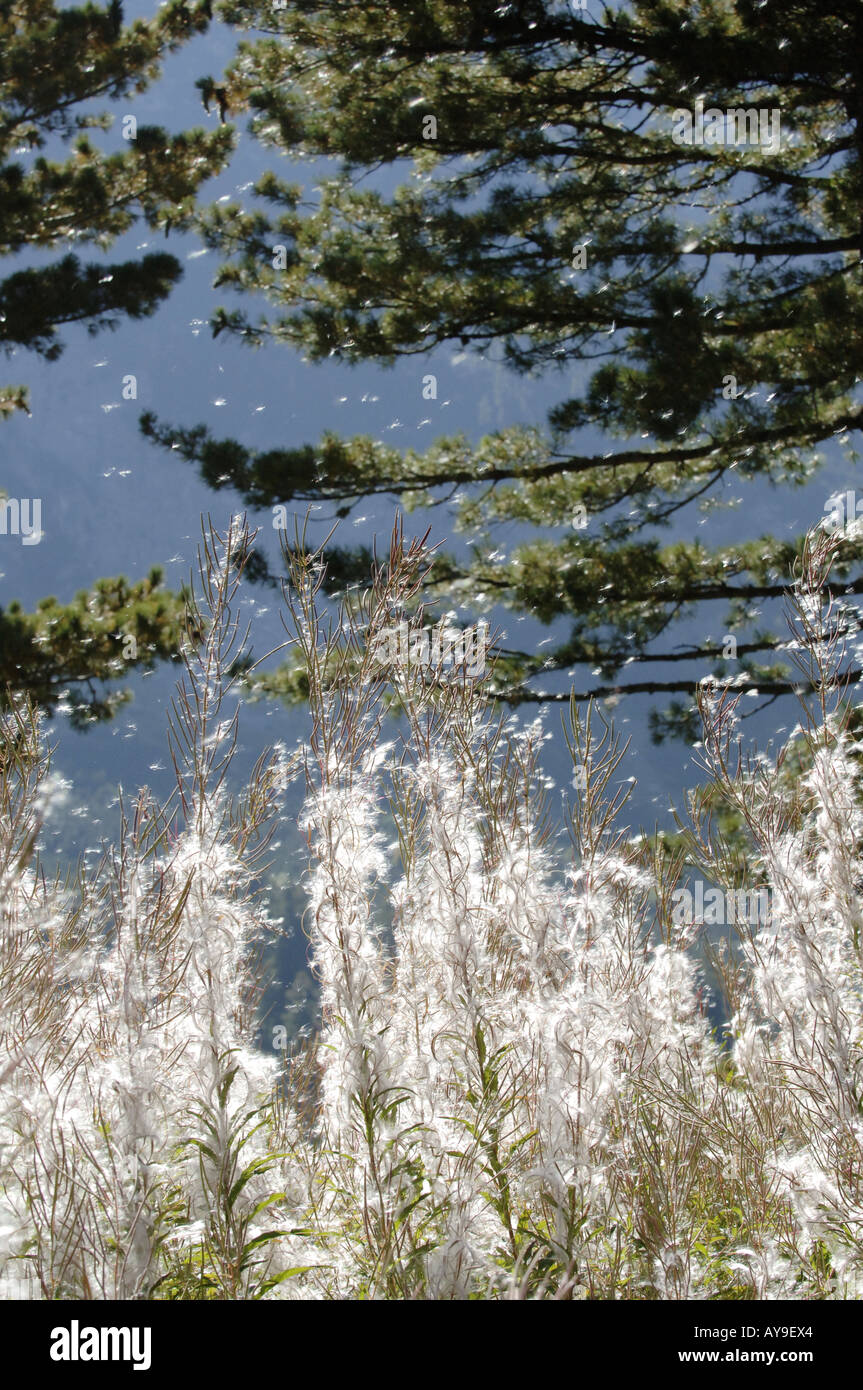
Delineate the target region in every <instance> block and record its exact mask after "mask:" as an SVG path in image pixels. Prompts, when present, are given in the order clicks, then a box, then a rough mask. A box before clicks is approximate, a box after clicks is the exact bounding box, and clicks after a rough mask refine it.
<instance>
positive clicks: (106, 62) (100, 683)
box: [0, 0, 233, 723]
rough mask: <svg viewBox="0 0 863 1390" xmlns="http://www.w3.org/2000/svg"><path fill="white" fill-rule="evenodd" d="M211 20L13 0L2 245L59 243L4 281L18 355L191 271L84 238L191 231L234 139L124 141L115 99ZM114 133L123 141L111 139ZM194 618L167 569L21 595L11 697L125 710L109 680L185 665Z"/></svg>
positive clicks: (94, 711) (2, 20) (1, 59)
mask: <svg viewBox="0 0 863 1390" xmlns="http://www.w3.org/2000/svg"><path fill="white" fill-rule="evenodd" d="M209 22H210V6H209V3H208V0H207V2H206V3H204V4H198V5H190V4H186V3H183V2H182V0H179V2H178V0H171V3H170V4H167V5H162V6H161V7H159V9H158V11H157V14H156V16H155V18H153V19H150V20H142V19H139V20H134V21H133V22H132V23H130V24H125V23H124V22H123V7H122V4H120V3H119V0H112V3H111V4H109V5H107V6H104V7H102V6H99V5H94V4H86V5H75V6H72V7H70V6H66V5H59V4H55V3H53V0H3V3H0V255H2V256H5V257H13V256H15V255H17V254H20V253H26V252H36V253H41V252H50V253H56V255H55V256H54V257H53V258H52V259H51V261H50V262H48V263H42V261H41V258H40V260H39V261H37V263H36V264H31V265H27V266H26V267H25V268H22V269H15V270H10V272H9V273H8V274H6V275H5V276H4V277H3V278H2V279H0V348H2V349H3V350H4V351H5V352H6V353H7V354H8V355H18V354H20V351H21V350H22V349H24V350H29V351H33V352H36V353H38V354H39V355H40V356H42V357H44V358H46V359H47V360H49V361H53V360H54V359H56V358H57V357H58V356H59V354H60V352H61V351H62V346H63V344H62V337H61V331H62V328H63V326H64V325H66V324H84V325H86V326H87V328H88V330H89V331H90V332H92V333H96V332H98V331H100V330H102V329H106V328H112V327H115V326H116V325H117V324H118V323H119V322H120V321H121V320H122V319H124V318H131V319H139V318H143V317H146V316H148V315H150V314H152V313H153V312H154V311H155V310H156V309H157V308H158V307H159V305H160V304H162V303H163V301H164V300H165V298H166V297H167V296H168V295H169V294H170V292H171V290H172V289H173V287H174V286H175V285H176V283H177V282H178V280H179V279H180V276H181V274H182V270H181V266H180V263H179V261H178V260H177V258H176V257H175V256H173V255H170V254H169V253H168V252H167V250H165V251H157V252H151V253H149V254H147V255H144V256H142V257H138V258H136V259H134V260H126V261H121V262H113V263H112V262H110V261H107V260H105V259H104V258H103V259H98V260H84V259H82V257H81V256H80V255H79V254H78V251H77V248H79V247H83V246H85V245H87V244H88V243H89V244H90V245H92V246H94V247H98V248H99V249H100V250H103V251H104V250H106V249H107V248H109V247H110V246H111V244H112V243H113V242H114V241H115V240H116V239H117V237H119V236H121V235H122V234H123V233H124V232H127V231H129V230H130V229H131V228H132V227H134V226H135V225H136V224H139V223H143V224H144V225H146V226H148V227H150V228H151V229H153V230H154V231H155V230H159V229H162V228H164V230H165V233H166V235H167V234H168V233H169V231H170V230H171V229H172V228H176V229H182V228H187V227H188V226H189V225H190V223H191V216H192V212H193V209H194V204H195V194H196V191H197V189H198V188H199V186H200V185H201V183H203V182H204V181H205V180H206V179H207V178H209V177H211V176H212V175H213V174H215V173H217V172H218V170H220V169H221V168H222V167H223V166H224V164H225V163H226V161H227V158H228V156H229V154H230V151H231V149H232V147H233V137H232V135H231V133H230V132H229V131H228V130H227V129H220V130H219V131H216V132H215V133H208V132H206V131H204V130H203V129H197V130H189V131H184V132H181V133H179V134H176V135H171V134H169V133H168V132H167V131H165V130H162V129H160V128H159V127H156V126H146V125H140V126H138V125H137V124H136V125H135V128H134V131H133V130H132V129H131V128H130V129H129V130H128V131H127V132H126V135H127V136H128V137H130V138H123V132H122V130H121V124H122V122H121V120H120V118H119V116H118V112H117V108H116V107H115V109H114V112H113V113H109V112H107V111H106V110H104V109H103V110H100V109H99V105H100V103H101V104H104V103H105V102H108V101H112V102H117V101H119V100H120V99H121V98H126V99H127V100H128V101H129V103H130V105H132V106H133V104H134V98H135V96H136V94H138V93H141V92H143V91H145V90H146V89H147V88H148V87H149V86H150V85H151V84H152V83H153V82H154V81H155V80H156V79H157V78H158V76H159V72H160V65H161V62H162V60H163V59H164V58H165V57H166V56H167V55H168V54H170V53H172V52H175V51H176V50H177V49H178V48H179V47H180V46H181V45H182V44H183V43H185V42H186V41H187V40H188V39H190V38H191V37H193V36H194V35H196V34H201V33H203V32H205V30H206V29H207V27H208V25H209ZM108 131H110V133H111V134H110V144H111V145H112V146H113V148H106V145H107V144H108V143H109V142H108V141H106V140H103V139H100V138H99V134H100V133H101V132H108ZM28 408H29V403H28V395H27V390H26V387H24V386H8V387H4V388H2V389H0V415H9V414H11V413H12V412H14V411H15V410H18V409H25V410H26V409H28ZM184 624H185V599H184V597H183V595H179V594H172V593H170V592H168V591H167V590H165V589H164V588H162V587H161V580H160V576H158V575H157V574H156V573H155V572H154V573H153V574H151V575H150V577H149V578H147V579H145V580H142V581H139V582H137V583H129V581H128V580H126V579H124V578H122V577H120V578H116V579H104V580H100V581H98V582H97V583H96V585H95V586H94V587H93V589H92V590H91V591H90V592H88V593H82V594H79V595H78V596H77V598H76V599H75V600H74V601H73V602H71V603H66V604H63V603H61V602H59V601H58V600H57V599H55V598H50V599H45V600H43V602H42V603H40V605H39V607H38V609H37V610H36V612H35V613H24V612H23V611H22V610H21V607H20V605H19V604H17V603H15V602H13V603H10V604H9V605H8V606H7V607H6V608H5V609H4V610H0V699H5V698H6V694H7V692H8V691H10V690H11V691H12V692H13V694H14V693H15V692H22V691H26V692H28V693H29V694H30V695H31V696H32V697H33V698H34V699H36V700H37V701H38V702H39V703H41V704H42V706H43V708H45V709H47V710H53V709H55V708H56V707H57V704H58V702H60V703H66V704H68V706H69V707H70V708H71V709H72V711H73V714H74V716H75V717H76V718H77V719H78V721H79V722H82V723H86V722H88V721H89V720H91V719H103V718H107V717H110V715H111V713H112V712H113V710H114V709H115V708H116V707H117V705H118V704H119V703H122V702H123V700H124V699H125V698H127V696H126V695H124V693H123V692H118V691H116V690H108V689H106V688H105V685H106V683H110V682H112V681H113V680H115V679H116V677H117V676H118V675H121V674H122V673H123V672H124V671H128V670H130V669H132V668H134V667H135V666H136V665H137V666H140V667H142V668H143V669H149V668H150V667H151V666H152V665H153V662H154V660H155V659H156V658H157V657H159V658H174V659H176V657H177V655H178V647H179V642H180V640H181V637H182V634H183V632H184ZM128 638H133V639H134V644H130V643H129V642H128V641H127V639H128ZM133 651H134V654H132V653H133ZM64 690H68V699H67V700H66V699H64V697H63V692H64Z"/></svg>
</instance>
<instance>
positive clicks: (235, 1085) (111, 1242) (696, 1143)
mask: <svg viewBox="0 0 863 1390" xmlns="http://www.w3.org/2000/svg"><path fill="white" fill-rule="evenodd" d="M252 540H253V537H251V536H250V534H249V532H248V530H247V528H246V526H245V523H244V522H241V521H234V522H232V524H231V526H230V527H229V529H228V531H227V532H226V533H225V534H222V535H220V534H219V533H217V532H216V531H214V530H207V531H205V534H204V543H203V547H202V551H201V559H200V582H199V586H198V600H197V605H198V606H197V613H196V614H195V615H193V617H195V619H196V621H197V622H198V623H199V627H198V629H197V630H198V631H201V630H203V631H204V632H205V637H204V640H203V641H202V642H200V643H197V644H192V643H189V645H188V648H187V650H186V651H185V653H184V663H185V675H184V678H183V679H182V681H181V682H180V685H179V687H178V694H177V697H176V699H175V702H174V705H173V709H172V713H171V717H170V728H169V738H170V743H171V749H172V753H173V761H174V768H175V771H176V789H175V792H174V794H173V796H172V798H171V799H170V800H169V802H168V803H167V804H165V805H157V804H154V802H153V800H152V799H151V797H150V796H149V795H148V794H147V793H146V792H142V793H140V795H139V797H138V800H137V803H136V804H135V805H134V806H132V807H131V808H129V807H126V806H123V805H121V810H120V824H119V830H118V836H117V841H116V845H115V846H114V847H112V848H107V849H106V850H105V851H104V853H103V854H102V856H101V858H100V859H99V861H98V863H96V864H94V865H91V866H89V867H88V866H83V865H82V866H81V867H80V868H79V869H78V870H77V873H76V875H75V876H74V877H72V876H70V877H68V878H67V879H66V880H63V881H61V880H60V879H54V880H53V881H52V880H49V879H48V878H47V876H46V874H45V872H44V871H43V869H42V868H41V867H40V862H39V854H38V848H37V844H38V838H39V829H40V822H41V818H42V817H43V815H44V814H45V809H46V804H47V803H48V802H49V801H50V798H51V796H52V794H53V784H52V780H51V774H50V771H49V762H50V759H49V755H48V753H47V752H46V750H45V747H44V743H43V740H42V736H41V732H40V725H39V717H38V715H37V714H36V712H35V711H34V710H33V708H32V707H31V706H29V705H27V704H26V703H23V702H21V703H18V704H16V705H14V706H13V707H12V708H11V709H10V710H9V711H8V713H7V714H6V715H4V722H3V727H2V749H0V910H2V923H3V926H2V929H3V937H2V962H0V968H2V1008H3V1018H2V1052H0V1085H2V1092H0V1124H2V1132H0V1262H2V1271H0V1277H2V1281H3V1285H2V1293H3V1295H4V1296H6V1297H12V1298H16V1297H17V1298H40V1297H41V1298H71V1299H108V1298H120V1299H142V1298H156V1299H213V1298H215V1299H258V1298H314V1299H322V1298H336V1299H356V1298H362V1299H365V1298H377V1299H380V1298H384V1299H396V1300H401V1299H414V1298H418V1299H452V1298H474V1299H483V1298H502V1299H521V1298H553V1299H571V1298H602V1299H684V1298H685V1299H695V1298H702V1299H710V1298H723V1299H728V1298H740V1299H763V1298H766V1299H772V1298H780V1297H782V1298H784V1297H791V1298H799V1299H812V1298H854V1297H859V1296H860V1293H861V1289H863V1281H861V1271H863V1192H861V1173H863V1169H861V1143H863V1119H861V1097H863V1048H861V1044H863V991H861V984H863V974H861V930H863V913H861V905H860V891H859V888H860V882H861V874H863V866H861V862H860V859H861V838H863V813H861V803H860V799H859V795H858V791H859V780H860V778H859V771H858V766H857V752H858V749H857V746H856V744H855V741H854V739H853V737H852V735H851V733H850V732H849V725H848V705H847V702H846V699H845V694H846V692H845V690H844V688H843V684H842V681H841V679H840V677H839V672H840V668H841V663H842V661H843V659H844V646H843V643H844V634H845V633H846V630H847V629H849V628H850V624H849V621H848V614H847V613H846V612H845V610H844V609H843V606H842V604H841V602H838V601H836V600H835V599H834V598H832V597H831V596H830V594H829V591H828V587H827V586H828V581H829V575H830V567H831V562H832V560H833V558H834V556H835V554H836V549H837V546H838V545H840V544H841V539H838V538H837V537H835V536H828V535H826V534H824V533H813V535H812V536H811V537H810V540H809V543H808V546H807V549H806V552H805V555H804V560H803V563H802V566H801V568H800V572H799V573H798V574H797V575H796V577H795V584H794V590H793V598H792V602H793V605H794V610H795V616H794V619H793V623H792V637H791V641H790V643H789V650H790V651H791V652H792V654H793V655H794V656H795V657H796V658H797V659H798V661H799V662H800V663H801V664H802V666H803V676H802V678H801V691H803V690H804V689H805V690H806V691H807V692H809V693H808V695H806V696H804V695H801V705H802V707H803V710H804V714H803V718H802V721H801V724H800V725H799V726H798V728H797V729H796V730H795V731H794V734H793V735H792V737H791V739H790V740H789V744H788V745H786V748H785V749H784V750H783V751H782V752H781V753H780V754H779V757H778V758H775V759H771V758H770V757H768V756H767V755H765V754H760V755H758V754H750V755H746V754H745V753H744V751H743V746H742V739H741V736H740V734H739V732H738V727H737V715H736V696H735V692H734V690H733V689H730V688H724V689H722V688H719V687H718V686H717V685H716V684H715V683H714V684H712V685H705V686H703V687H702V690H701V694H700V708H701V714H702V719H703V723H704V734H703V740H702V744H701V756H702V758H703V761H704V764H705V767H706V768H707V770H708V772H709V775H710V778H711V783H712V787H713V791H712V793H711V797H712V800H710V802H709V805H711V806H712V805H715V797H716V794H717V791H718V792H719V793H721V796H722V797H723V798H725V799H726V800H727V801H728V803H729V805H731V806H732V807H733V809H734V810H735V812H736V814H737V816H738V818H739V819H740V820H741V822H742V823H743V824H744V825H745V828H746V834H747V836H748V837H749V840H750V844H749V846H748V849H747V852H746V854H745V855H741V853H740V850H739V846H735V845H733V844H731V843H729V842H728V841H726V840H724V839H723V837H722V836H721V834H719V833H718V832H717V831H716V829H715V825H714V822H713V819H712V817H711V815H710V813H709V810H707V809H706V808H707V807H708V799H707V794H706V793H700V792H699V793H695V794H694V795H693V796H692V797H691V798H690V801H689V806H688V811H687V827H688V828H687V831H686V834H687V837H688V838H687V839H686V845H687V848H686V850H685V853H684V851H683V850H682V849H681V848H680V845H681V841H680V840H677V841H675V842H674V845H675V847H674V849H673V850H672V849H671V848H669V847H668V846H667V845H664V844H663V842H662V841H660V840H658V839H656V838H655V837H654V838H650V839H649V838H647V837H645V836H640V837H637V838H632V837H631V835H630V833H629V832H628V831H627V830H624V829H622V828H620V825H619V821H620V813H621V811H622V809H623V807H624V804H625V801H626V797H627V788H626V784H622V783H621V781H620V778H619V777H618V776H617V774H618V769H619V766H620V762H621V759H622V756H623V749H622V748H621V746H620V744H619V742H618V740H617V738H616V737H615V735H614V733H613V730H612V729H611V728H610V727H609V726H608V725H607V724H606V723H605V721H604V720H603V719H602V717H601V716H600V714H599V712H598V710H597V709H596V708H588V709H587V710H586V711H585V712H580V711H579V710H578V709H577V708H575V707H574V706H573V708H572V709H571V711H570V714H569V718H568V720H567V723H566V738H567V742H568V746H569V749H570V752H571V753H572V756H573V760H574V763H575V764H576V767H577V769H580V770H583V776H579V777H578V778H576V779H575V781H574V786H575V789H576V790H575V794H574V796H573V798H572V804H571V805H570V807H569V810H568V813H567V817H566V831H567V832H568V837H569V840H570V841H571V847H570V848H569V849H568V850H567V852H566V853H565V854H563V855H562V853H561V837H560V833H558V834H557V835H555V833H554V827H553V825H552V823H551V818H550V816H549V814H548V805H547V788H546V787H545V785H544V781H543V777H542V775H541V772H540V769H539V760H538V755H539V752H540V748H541V745H542V743H543V741H544V740H545V739H546V738H547V737H548V736H549V735H548V734H547V733H546V732H544V730H543V727H542V725H541V724H540V723H538V722H537V723H533V724H530V725H529V726H527V727H520V726H519V725H517V724H516V723H515V722H514V721H512V720H508V719H507V718H506V717H505V716H501V715H499V714H496V713H494V712H493V710H492V709H491V708H490V706H489V704H488V702H486V701H485V700H484V698H483V692H482V689H481V686H482V680H483V677H482V676H481V675H477V676H470V677H468V675H467V674H466V671H465V670H464V669H462V670H459V669H457V668H456V667H451V668H450V669H447V670H444V669H443V668H442V667H441V666H438V667H436V668H433V667H431V666H429V665H428V664H427V663H424V662H416V663H414V662H412V661H411V659H410V650H411V648H410V644H408V645H407V646H405V645H402V646H401V647H400V648H399V647H398V646H396V647H395V648H388V646H387V643H386V640H382V639H385V638H386V634H387V632H388V631H390V630H393V629H397V627H398V624H399V623H400V622H403V621H405V617H406V614H408V613H409V612H410V613H411V618H410V621H411V622H412V623H413V624H414V625H418V624H421V623H422V621H423V618H422V610H417V609H416V608H415V600H416V596H417V595H418V593H419V591H420V588H421V585H422V581H423V578H424V576H425V574H426V572H427V570H428V567H429V565H430V564H431V563H433V556H432V552H431V551H430V550H429V549H428V547H427V546H426V544H425V541H413V542H410V543H408V542H406V541H405V539H404V536H403V534H402V531H401V529H400V527H399V526H398V525H397V527H396V529H395V531H394V533H393V537H392V542H391V548H390V553H389V556H388V557H386V559H385V560H383V561H381V562H380V563H377V562H376V565H375V568H374V571H373V574H372V577H371V582H370V585H369V587H368V589H367V590H366V591H365V592H364V593H363V594H361V595H359V596H358V597H356V598H355V600H354V601H353V602H352V603H351V606H350V609H349V610H348V609H345V610H344V611H343V612H342V613H341V614H340V615H339V616H338V617H333V616H332V615H329V616H326V615H324V614H323V613H322V611H321V607H322V606H321V603H320V595H321V586H322V581H323V577H324V558H323V552H322V551H321V550H317V551H315V552H310V551H309V550H308V548H307V547H306V546H305V545H304V544H297V545H296V546H295V547H292V548H291V551H290V555H289V559H290V563H291V577H290V584H289V586H288V587H287V589H286V600H287V606H288V613H289V621H288V622H287V626H288V627H289V631H290V634H291V639H292V641H294V642H295V643H296V644H297V645H298V647H299V650H300V653H301V655H302V658H303V660H304V662H305V666H306V669H307V671H308V682H309V705H310V711H311V730H312V732H311V735H310V737H309V740H308V742H307V744H306V745H305V746H304V747H303V748H302V749H299V750H297V751H295V752H289V751H288V750H287V749H285V748H284V747H278V748H276V749H275V751H274V752H272V753H271V754H268V755H266V756H264V757H262V758H261V760H260V761H259V762H258V764H257V765H256V767H255V769H254V771H253V773H252V775H251V777H250V779H249V783H248V786H247V787H246V789H245V791H244V793H243V795H242V796H240V797H233V796H231V795H230V794H229V792H228V788H227V773H228V770H229V767H230V764H231V759H232V756H233V753H234V750H235V746H236V738H237V717H238V710H239V704H240V690H241V687H240V686H239V685H238V684H237V681H238V673H241V672H242V671H244V670H245V669H246V663H244V662H243V661H242V660H238V657H240V658H241V656H242V651H243V643H244V634H243V633H242V632H241V631H240V629H239V625H238V621H237V618H236V616H235V609H236V600H237V592H238V586H239V583H240V577H241V573H242V569H243V565H244V563H245V561H246V560H247V558H248V555H249V553H250V547H251V543H252ZM301 540H302V537H301V536H300V537H298V541H301ZM854 630H855V631H856V624H855V625H854ZM388 650H400V651H401V652H402V653H405V652H407V653H408V655H407V658H406V659H404V660H396V661H395V662H392V661H389V660H387V659H385V658H386V653H387V651H388ZM813 691H814V692H815V693H814V696H813V694H812V692H813ZM393 698H395V701H396V703H397V707H398V710H399V715H400V718H399V721H398V722H393V721H392V719H391V714H390V704H391V702H392V700H393ZM800 741H802V743H803V745H805V749H806V751H807V754H808V761H807V762H806V766H805V769H804V771H803V772H801V774H800V776H799V777H797V778H796V779H794V780H793V782H792V783H791V784H790V785H789V784H788V782H787V779H785V780H781V779H778V778H777V776H776V773H777V768H778V766H779V765H781V763H782V760H783V758H784V757H785V756H786V753H787V751H788V748H790V747H794V748H795V749H797V748H799V745H800ZM303 776H305V779H306V800H305V809H304V812H303V818H302V829H303V831H304V833H305V836H306V838H307V843H308V868H307V871H306V878H305V887H306V892H307V901H308V910H307V913H306V918H305V929H306V931H307V934H308V936H309V940H310V947H309V949H310V958H311V961H312V963H313V967H314V971H315V974H316V976H317V980H318V982H319V985H320V993H321V1013H320V1020H319V1028H318V1031H317V1033H316V1034H315V1036H314V1037H312V1038H310V1039H308V1040H307V1041H306V1042H304V1043H301V1042H300V1041H297V1042H295V1043H294V1044H293V1049H292V1050H291V1051H290V1053H289V1054H288V1053H283V1054H281V1055H279V1054H275V1053H273V1054H271V1055H270V1056H265V1055H264V1054H262V1053H261V1052H259V1051H257V1050H256V1049H255V1048H254V1046H253V1042H252V1039H253V1036H254V1028H255V1003H256V979H255V952H256V948H258V947H259V945H260V942H261V939H262V937H263V935H264V933H266V932H267V931H272V930H276V929H277V928H276V925H275V924H274V923H273V922H271V921H270V920H269V919H268V916H267V912H266V906H265V898H264V895H263V894H262V891H261V882H262V873H263V867H264V864H265V860H266V857H267V855H268V853H272V847H270V848H268V843H269V837H270V836H271V835H272V833H273V830H274V828H275V827H276V826H277V825H278V823H279V818H280V816H282V815H283V814H284V792H285V789H286V788H287V786H288V784H289V783H290V782H291V781H292V780H293V779H294V778H298V777H299V778H301V777H303ZM741 865H745V866H746V871H747V872H750V871H751V867H752V866H753V865H754V866H755V867H756V868H757V871H758V873H759V875H760V878H759V883H763V884H766V885H768V887H769V891H770V896H771V912H770V915H769V919H768V920H767V921H766V922H764V921H761V922H759V923H758V924H757V926H748V925H747V924H746V923H743V924H738V936H737V939H736V940H735V942H734V943H733V945H732V946H729V948H728V949H727V950H725V951H724V952H720V953H719V957H718V964H719V967H720V970H721V975H722V987H723V990H724V992H725V994H726V1005H727V1016H728V1018H729V1020H730V1021H729V1022H728V1024H727V1026H726V1027H725V1029H724V1030H722V1031H718V1030H716V1029H714V1028H712V1027H711V1024H710V1022H709V1019H708V1016H707V1012H706V1008H705V1004H704V989H703V981H702V978H701V974H700V967H699V964H698V958H697V956H696V954H695V952H694V951H693V946H694V944H695V942H696V938H697V935H698V931H699V924H698V923H697V922H695V923H688V924H683V925H680V924H679V923H678V922H676V921H675V914H674V913H673V911H672V895H673V892H674V889H675V887H676V885H677V884H678V883H679V881H680V878H681V874H682V872H683V870H684V868H686V867H688V868H690V869H691V868H692V867H696V868H698V870H699V871H700V872H701V873H702V874H703V875H704V876H706V877H708V878H709V880H710V881H711V882H712V883H714V884H716V885H718V886H719V887H721V888H723V889H726V890H728V891H736V890H739V889H740V888H741V887H745V886H746V885H745V883H741Z"/></svg>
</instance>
